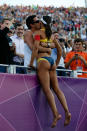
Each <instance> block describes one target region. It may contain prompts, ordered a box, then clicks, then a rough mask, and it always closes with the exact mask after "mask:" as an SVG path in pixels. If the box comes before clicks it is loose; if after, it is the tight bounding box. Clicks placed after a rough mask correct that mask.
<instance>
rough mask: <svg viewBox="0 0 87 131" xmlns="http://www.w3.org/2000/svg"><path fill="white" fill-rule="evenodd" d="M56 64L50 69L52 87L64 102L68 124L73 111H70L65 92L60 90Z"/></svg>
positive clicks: (62, 102) (61, 101) (66, 122)
mask: <svg viewBox="0 0 87 131" xmlns="http://www.w3.org/2000/svg"><path fill="white" fill-rule="evenodd" d="M55 68H56V67H55V65H54V66H53V67H52V70H51V71H50V80H51V84H52V88H53V90H54V92H55V94H56V95H57V97H58V99H59V101H60V103H61V104H62V106H63V108H64V110H65V122H64V125H65V126H66V125H68V124H69V122H70V120H71V113H70V112H69V109H68V106H67V102H66V98H65V96H64V94H63V92H62V91H61V90H60V88H59V85H58V80H57V75H56V70H55Z"/></svg>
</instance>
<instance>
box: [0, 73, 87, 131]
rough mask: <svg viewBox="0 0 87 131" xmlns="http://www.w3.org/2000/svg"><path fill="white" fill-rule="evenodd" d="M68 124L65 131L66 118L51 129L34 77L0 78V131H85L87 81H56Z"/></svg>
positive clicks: (3, 76)
mask: <svg viewBox="0 0 87 131" xmlns="http://www.w3.org/2000/svg"><path fill="white" fill-rule="evenodd" d="M58 82H59V87H60V89H61V90H62V91H63V93H64V95H65V97H66V100H67V104H68V107H69V110H70V112H71V114H72V117H71V122H70V124H69V125H68V126H66V127H64V119H65V114H64V110H63V107H62V106H61V104H60V102H59V100H58V98H57V97H56V96H55V94H54V96H55V100H56V105H57V109H58V111H59V113H60V114H61V115H62V118H61V119H60V120H59V121H58V123H57V125H56V127H55V128H51V124H52V121H53V116H52V112H51V109H50V107H49V105H48V103H47V100H46V98H45V95H44V93H43V91H42V87H41V86H40V84H39V81H38V79H37V76H36V75H17V74H15V75H12V74H0V131H87V79H81V78H67V77H66V78H63V77H59V78H58Z"/></svg>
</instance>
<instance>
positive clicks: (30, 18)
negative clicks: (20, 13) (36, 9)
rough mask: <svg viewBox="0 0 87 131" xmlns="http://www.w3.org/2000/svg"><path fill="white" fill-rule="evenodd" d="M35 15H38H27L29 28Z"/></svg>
mask: <svg viewBox="0 0 87 131" xmlns="http://www.w3.org/2000/svg"><path fill="white" fill-rule="evenodd" d="M35 17H36V15H31V16H28V17H27V19H26V25H27V27H28V29H31V26H30V24H33V19H34V18H35Z"/></svg>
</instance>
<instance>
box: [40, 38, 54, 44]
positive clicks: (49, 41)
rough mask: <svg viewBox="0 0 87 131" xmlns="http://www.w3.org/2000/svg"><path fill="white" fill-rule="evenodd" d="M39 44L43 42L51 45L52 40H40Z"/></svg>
mask: <svg viewBox="0 0 87 131" xmlns="http://www.w3.org/2000/svg"><path fill="white" fill-rule="evenodd" d="M40 42H44V43H52V40H51V39H50V40H48V39H47V38H46V39H40Z"/></svg>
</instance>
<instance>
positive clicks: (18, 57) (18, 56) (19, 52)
mask: <svg viewBox="0 0 87 131" xmlns="http://www.w3.org/2000/svg"><path fill="white" fill-rule="evenodd" d="M16 33H17V34H16V36H15V37H12V41H13V42H14V43H15V56H14V57H13V64H14V65H19V66H24V40H23V33H24V28H23V26H22V24H20V23H19V24H17V26H16ZM16 69H17V70H16V72H17V73H25V70H24V68H21V67H17V68H16Z"/></svg>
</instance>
